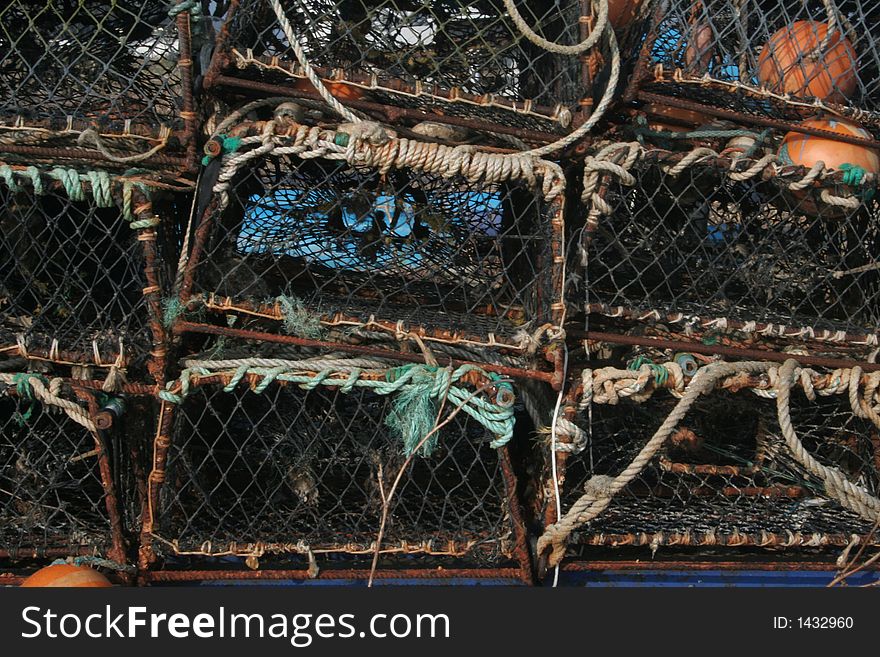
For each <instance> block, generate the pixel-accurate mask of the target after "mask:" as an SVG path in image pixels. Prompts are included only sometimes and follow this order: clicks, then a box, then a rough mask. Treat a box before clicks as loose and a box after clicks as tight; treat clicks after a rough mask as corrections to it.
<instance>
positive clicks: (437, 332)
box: [171, 195, 566, 388]
mask: <svg viewBox="0 0 880 657" xmlns="http://www.w3.org/2000/svg"><path fill="white" fill-rule="evenodd" d="M218 203H219V199H218V197H216V196H215V197H214V198H212V200H211V202H210V203H208V204H207V206H206V207H205V210H204V212H203V214H202V216H201V217H199V218H198V222H197V225H196V227H195V230H194V232H193V244H192V248H191V251H190V253H189V257H188V259H187V262H186V265H185V267H184V270H183V272H182V273H181V274H182V275H181V285H180V288H179V292H178V300H179V302H180V306H181V308H194V307H204V308H206V309H208V310H210V311H214V312H217V313H220V314H221V316H222V315H226V314H228V313H232V314H243V315H247V316H251V317H259V318H261V319H266V320H269V321H274V322H276V323H277V326H279V328H280V325H281V320H282V318H283V315H282V313H281V310H280V308H279V307H278V306H277V304H276V305H270V304H265V305H256V304H253V303H250V302H247V301H242V300H234V299H230V298H227V297H219V296H216V295H214V294H211V293H208V294H207V295H205V294H198V293H195V294H194V293H193V286H194V284H195V274H196V269H197V268H198V267H199V265H200V264H201V262H202V258H203V257H204V251H205V248H206V245H207V243H208V240H209V239H210V235H211V232H212V230H214V228H215V223H216V221H217V216H215V215H216V209H217V207H218ZM540 207H541V214H542V217H544V218H545V219H546V218H547V217H549V221H547V222H546V224H547V227H548V228H549V235H548V237H549V239H548V242H549V244H548V251H549V252H550V254H551V255H550V257H549V258H545V257H544V256H543V255H541V257H540V259H539V261H538V263H537V264H538V269H539V270H540V271H544V272H547V278H546V282H547V283H548V288H549V289H552V290H553V295H554V296H555V300H553V299H546V300H545V299H542V298H541V294H542V286H541V285H540V283H538V284H537V285H536V286H535V292H534V294H535V300H536V303H537V304H538V305H539V306H542V305H543V306H545V307H547V308H548V309H549V310H548V314H547V315H546V316H545V317H542V318H538V320H539V321H538V323H539V324H540V323H541V322H542V321H544V322H549V323H550V324H551V325H553V326H560V325H561V323H562V321H563V318H564V317H565V312H566V305H565V304H564V303H563V302H562V290H563V283H564V280H563V279H564V271H565V255H564V253H563V250H564V248H563V246H564V243H565V242H564V240H565V215H564V207H565V200H564V198H563V196H562V195H559V196H557V197H556V198H555V199H553V200H552V201H549V202H548V201H546V200H542V202H541V206H540ZM486 314H487V316H491V315H493V314H497V311H496V310H495V309H492V308H489V309H487V313H486ZM321 320H322V324H324V325H326V326H328V327H331V328H332V327H334V326H352V325H358V326H365V325H368V326H369V328H370V329H371V330H376V331H380V332H384V333H387V334H388V336H389V337H390V338H394V337H396V336H398V335H399V334H400V333H401V331H405V332H406V333H407V334H414V335H418V336H419V338H420V339H424V341H425V342H428V343H430V342H431V341H438V342H446V343H449V344H456V343H467V344H468V345H470V346H478V347H481V348H489V349H495V350H500V351H503V352H509V353H512V354H514V355H522V356H524V366H523V367H507V366H500V365H484V367H485V368H486V369H490V370H493V371H497V372H499V373H503V374H508V375H510V376H514V377H516V378H534V379H538V380H544V381H547V382H549V383H551V384H552V385H554V386H555V387H557V388H558V386H560V385H561V384H562V381H561V378H562V362H561V356H560V353H559V352H560V350H559V349H558V344H556V343H555V342H551V344H550V345H548V346H545V347H544V348H543V349H541V350H539V351H541V356H543V358H535V357H534V355H531V354H527V353H525V352H526V349H525V348H524V347H523V346H522V345H520V344H516V343H513V342H511V341H508V342H505V341H504V340H503V339H499V338H497V337H496V336H495V335H494V333H489V334H485V335H479V334H474V333H465V332H462V331H460V330H459V329H456V328H455V327H453V326H450V327H449V328H448V329H427V328H424V327H420V326H416V325H411V326H407V327H404V326H403V325H402V323H401V322H400V321H399V320H396V319H393V318H383V317H380V318H376V317H375V316H373V315H371V316H370V318H369V322H367V320H366V319H364V318H357V317H353V316H349V315H346V314H345V313H337V314H335V315H333V316H325V317H322V318H321ZM224 324H225V323H224ZM171 332H172V333H173V334H174V335H176V336H179V335H182V334H186V333H205V334H214V335H225V336H229V337H238V338H243V339H250V340H260V341H264V342H276V343H286V344H299V345H307V346H326V347H332V348H337V349H340V350H343V351H349V352H351V353H371V354H372V355H379V356H388V354H389V352H390V353H392V354H393V357H394V358H398V357H400V358H402V359H404V360H406V359H408V357H407V354H404V353H400V352H398V351H394V350H391V349H377V348H375V347H365V346H363V345H360V344H350V343H348V342H346V341H345V340H342V339H340V340H339V341H338V342H329V341H326V342H325V341H319V340H310V339H304V338H297V337H295V336H290V335H284V334H280V333H270V332H267V331H255V330H247V329H233V328H231V327H229V326H226V325H223V326H215V325H211V324H207V323H197V322H191V321H186V320H185V319H177V320H176V321H175V322H174V324H173V325H172V327H171ZM525 356H528V361H529V362H528V364H525V361H526V358H525ZM410 357H411V356H410ZM421 360H423V359H421ZM541 360H543V361H545V362H547V363H548V364H549V367H543V366H541V364H540V361H541ZM547 369H550V370H551V371H546V370H547Z"/></svg>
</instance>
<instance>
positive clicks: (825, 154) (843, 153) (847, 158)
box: [779, 118, 880, 174]
mask: <svg viewBox="0 0 880 657" xmlns="http://www.w3.org/2000/svg"><path fill="white" fill-rule="evenodd" d="M801 125H802V126H803V127H805V128H813V129H815V130H825V131H827V132H834V133H837V134H839V135H846V136H848V137H860V138H863V139H872V136H871V133H869V132H868V131H867V130H865V129H864V128H861V127H860V126H858V125H856V124H855V123H852V122H850V121H844V120H842V119H838V118H833V119H819V118H815V119H808V120H806V121H804V122H803V123H801ZM779 159H780V160H782V162H783V163H785V164H798V165H801V166H805V167H807V168H810V167H812V166H813V165H814V164H816V162H819V161H820V160H821V161H822V162H824V163H825V166H826V167H827V168H829V169H839V168H840V167H841V165H843V164H849V165H852V166H855V167H861V168H862V169H864V170H865V171H867V172H869V173H874V174H877V173H880V154H878V153H877V151H875V150H873V149H871V148H868V147H867V146H857V145H855V144H848V143H846V142H842V141H837V140H836V139H833V138H831V137H828V138H825V137H816V136H814V135H807V134H804V133H802V132H789V133H788V134H787V135H785V138H784V139H783V140H782V145H781V146H780V147H779Z"/></svg>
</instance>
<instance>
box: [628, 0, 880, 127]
mask: <svg viewBox="0 0 880 657" xmlns="http://www.w3.org/2000/svg"><path fill="white" fill-rule="evenodd" d="M830 16H833V22H834V25H833V26H832V27H831V29H829V21H830V20H832V18H830ZM878 25H880V8H878V6H877V4H876V3H874V2H870V1H866V0H808V1H806V2H805V1H803V0H791V1H788V2H785V1H779V0H773V1H769V2H768V1H764V0H708V1H705V2H696V3H694V2H690V1H686V2H671V3H670V5H669V9H668V11H667V12H665V13H664V14H663V16H662V18H661V20H660V22H659V23H658V24H657V25H655V26H653V28H652V30H653V34H654V36H656V40H655V41H653V43H652V44H650V45H651V48H650V61H648V62H643V64H644V65H647V66H649V67H655V66H656V65H658V64H662V66H663V68H664V70H665V73H664V80H665V81H664V82H663V83H661V84H658V85H654V86H653V87H652V88H651V90H652V91H656V92H658V93H669V94H672V95H678V96H682V97H685V98H689V99H692V100H699V101H700V102H703V103H705V104H707V105H714V106H716V107H719V108H722V109H735V110H738V111H741V112H745V113H748V114H755V115H761V116H765V117H766V116H769V117H776V118H790V119H797V118H798V117H803V116H808V115H809V114H810V113H811V112H815V111H816V110H815V108H813V109H812V110H811V109H810V107H809V106H810V105H811V104H812V103H813V102H814V100H815V99H818V100H820V101H822V102H823V103H825V104H833V105H839V106H844V107H847V108H850V109H853V110H856V111H857V113H859V114H862V113H863V112H868V113H873V116H868V115H864V114H863V118H865V119H868V122H869V123H871V124H873V126H874V128H875V129H876V128H877V127H878V115H877V111H878V110H880V82H878V80H880V74H878V72H880V47H878V36H880V32H878V30H880V28H878ZM676 69H678V70H679V72H680V73H681V78H683V79H678V80H674V79H673V78H674V77H675V76H673V75H672V73H673V71H674V70H676ZM685 80H692V81H694V80H703V84H693V83H688V82H686V81H685ZM736 84H740V85H745V86H747V87H749V88H750V89H751V90H752V92H751V93H750V92H747V91H745V90H744V89H743V88H742V87H737V86H736ZM760 89H765V90H767V91H769V92H770V93H771V94H773V95H774V96H775V98H774V97H771V96H769V95H767V94H761V93H754V92H755V91H757V90H760ZM783 95H788V96H789V97H790V100H791V101H793V102H794V103H799V104H792V103H788V104H786V103H784V102H779V99H778V97H780V96H783Z"/></svg>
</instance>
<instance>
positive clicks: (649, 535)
mask: <svg viewBox="0 0 880 657" xmlns="http://www.w3.org/2000/svg"><path fill="white" fill-rule="evenodd" d="M568 333H569V335H570V336H572V337H579V338H585V339H589V340H592V341H596V342H609V343H612V344H624V345H632V344H637V345H642V344H646V343H647V344H654V343H660V342H662V343H664V344H665V345H666V348H671V349H673V350H682V351H686V350H687V349H688V348H690V350H691V351H694V348H693V345H692V344H691V343H687V342H685V343H676V342H673V341H668V340H665V341H664V340H652V339H651V338H642V337H639V336H630V335H620V336H616V335H613V334H599V333H596V332H583V331H581V332H577V331H576V330H569V331H568ZM698 344H699V343H698ZM702 346H704V345H702ZM713 349H717V347H708V346H706V347H705V353H712V351H711V350H713ZM731 351H739V350H731ZM716 353H717V352H716ZM767 353H768V352H763V351H761V352H757V354H760V355H754V356H752V357H753V358H757V359H762V358H763V359H764V360H778V361H780V362H781V361H783V360H785V358H782V357H783V356H784V357H786V358H791V357H792V355H791V354H778V356H780V357H779V358H767V357H766V354H767ZM771 353H772V352H771ZM797 358H798V359H799V360H801V361H804V363H805V364H810V365H816V366H821V367H826V368H829V369H835V368H840V367H844V368H847V367H853V366H855V365H858V366H860V367H862V368H863V369H864V370H865V372H866V374H864V375H863V379H864V378H865V377H867V376H868V375H867V372H872V371H880V364H874V363H865V362H861V361H845V360H838V359H828V358H818V357H816V358H810V357H807V356H800V355H798V356H797ZM807 361H810V362H807ZM570 372H571V375H570V377H569V385H568V388H567V392H566V394H565V397H564V401H563V405H562V407H561V409H560V413H561V415H562V416H563V417H565V418H566V419H567V420H569V421H571V422H574V421H575V419H576V418H577V415H578V413H577V410H576V409H577V405H578V402H579V400H580V399H581V398H582V396H583V385H582V383H581V379H580V371H579V370H578V369H577V367H576V366H575V367H573V368H572V369H571V370H570ZM761 383H762V382H761V381H760V380H759V377H756V376H746V377H742V380H741V381H737V382H736V385H734V386H731V387H730V388H729V390H730V391H731V392H738V391H740V390H742V389H744V388H748V387H753V386H754V387H766V382H763V384H764V385H763V386H762V385H758V384H761ZM669 385H671V383H670V384H669ZM660 387H664V386H660ZM623 403H635V402H627V401H624V402H623ZM557 442H558V443H559V444H560V445H562V446H561V447H560V448H558V449H557V451H556V472H557V478H556V485H558V486H559V490H560V492H562V491H565V490H566V487H565V480H566V469H567V463H568V460H569V459H570V458H571V457H572V453H571V452H570V451H569V450H568V449H567V448H566V445H567V444H568V443H570V442H571V437H570V436H568V435H567V434H564V433H563V434H560V435H559V436H558V437H557ZM871 442H872V444H873V447H874V463H875V467H878V468H880V442H878V440H875V439H872V440H871ZM549 449H550V448H549V445H548V447H547V451H548V452H549ZM655 459H656V463H657V466H658V467H659V468H661V469H662V470H665V471H667V472H670V473H674V474H685V475H695V474H696V475H701V476H707V477H714V476H722V477H723V476H729V475H732V476H738V475H739V476H748V474H749V470H750V468H748V467H744V466H736V465H711V464H691V463H677V462H672V461H670V460H669V459H665V458H664V457H662V456H658V457H655ZM754 461H755V463H756V464H757V463H760V461H761V457H760V455H759V456H758V457H756V458H755V460H754ZM878 472H880V469H878ZM545 482H546V483H545V484H544V486H543V487H542V488H543V489H544V490H545V491H546V490H550V487H552V486H553V484H554V482H553V479H552V474H551V473H550V472H549V471H547V472H546V474H545ZM629 490H631V491H632V492H633V493H635V494H636V495H637V496H643V497H644V496H656V497H669V496H670V494H671V492H670V491H669V490H667V489H663V488H662V487H654V488H650V487H646V486H641V487H640V486H634V485H633V484H631V485H630V488H629ZM692 494H694V495H695V496H701V495H710V496H711V495H716V494H720V495H722V496H726V497H738V496H750V497H762V498H771V499H772V498H781V499H791V500H797V499H801V498H804V497H807V496H809V494H810V493H809V491H807V490H806V489H805V488H803V487H802V486H798V485H768V486H750V487H737V486H727V487H717V488H716V487H712V486H705V485H704V486H702V487H699V488H697V489H695V490H694V491H692ZM564 512H565V509H564V508H563V513H564ZM557 520H558V517H557V514H556V508H555V505H554V503H553V499H552V497H545V499H544V500H543V523H544V526H545V527H546V526H549V525H551V524H553V523H555V522H556V521H557ZM859 538H860V540H861V542H862V543H863V544H866V545H869V546H873V547H880V534H877V533H876V531H871V532H868V533H867V534H861V535H860V536H859ZM853 539H854V535H853V534H815V533H800V532H790V531H786V532H768V531H761V532H740V531H737V530H734V531H733V532H732V533H730V534H713V533H710V532H696V531H694V532H691V531H687V530H685V531H682V532H663V531H659V532H630V533H612V532H602V531H595V532H590V531H583V530H576V531H575V532H573V533H572V535H571V538H570V540H569V545H570V546H572V547H573V548H579V549H580V551H579V552H578V553H577V554H576V555H575V556H570V557H566V558H565V559H564V560H563V562H562V564H560V568H561V570H563V571H565V570H569V571H572V572H578V571H584V570H614V569H617V568H628V569H643V570H644V569H645V568H646V566H645V562H644V561H643V560H636V561H629V560H628V557H626V556H625V554H627V553H623V554H622V555H621V557H620V561H617V560H615V559H614V557H613V556H611V557H609V554H610V553H609V552H608V550H609V549H610V550H616V549H619V548H633V547H650V548H651V549H652V550H653V549H656V548H657V547H673V548H685V549H687V548H720V549H722V550H724V552H723V556H720V555H719V556H718V559H719V561H718V562H715V561H712V560H711V558H707V557H706V556H705V555H703V556H701V557H700V558H702V559H706V561H705V562H704V563H693V562H691V561H687V562H672V563H670V564H669V565H667V566H662V565H660V566H658V568H660V569H679V568H680V569H681V570H700V569H702V570H708V569H713V570H714V569H725V568H727V567H728V566H729V568H730V569H731V570H737V569H748V568H750V567H751V566H753V565H755V563H754V562H743V565H741V566H737V565H736V562H731V561H729V559H731V558H736V557H735V551H733V550H731V548H757V549H766V550H771V551H772V550H776V551H779V550H793V551H794V552H787V551H786V552H782V554H784V555H785V556H784V557H782V559H781V560H780V561H774V562H772V563H773V566H770V569H772V568H774V567H778V568H780V569H783V570H798V569H811V568H815V569H826V566H825V565H823V563H824V562H821V561H809V555H810V554H811V553H803V552H797V551H798V550H804V549H816V550H826V551H827V550H834V549H837V550H839V549H840V548H844V547H846V546H847V545H849V544H850V543H851V542H852V541H853ZM602 548H604V549H605V551H604V552H599V551H598V550H600V549H602ZM589 550H597V552H596V554H597V555H602V556H601V557H600V558H602V559H605V560H604V561H593V560H592V559H589V555H588V553H587V551H589ZM768 554H772V552H768ZM804 557H806V558H807V560H806V561H804V560H803V559H804ZM537 558H538V563H537V565H536V570H537V579H538V580H539V581H540V580H543V579H544V578H545V577H546V575H547V564H546V559H545V557H544V556H543V555H538V557H537ZM835 558H836V553H835ZM722 559H723V560H725V561H721V560H722ZM692 564H693V565H692ZM805 564H806V565H805ZM654 567H655V562H654V561H651V563H650V568H648V569H650V570H653V569H654ZM756 567H758V568H759V566H756ZM875 568H877V569H880V565H877V566H875ZM827 569H830V570H837V567H836V565H835V564H834V562H833V560H830V561H829V562H828V565H827Z"/></svg>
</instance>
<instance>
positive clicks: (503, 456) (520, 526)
mask: <svg viewBox="0 0 880 657" xmlns="http://www.w3.org/2000/svg"><path fill="white" fill-rule="evenodd" d="M498 462H499V464H500V465H501V474H502V475H503V477H504V489H505V493H506V497H507V510H508V512H509V513H510V524H511V529H512V530H513V535H514V537H515V542H514V548H513V557H514V558H515V559H516V560H517V561H518V562H519V566H520V574H519V577H520V579H522V580H523V581H524V582H527V583H529V584H532V583H534V571H533V569H532V558H531V555H530V554H529V540H528V534H527V531H526V524H525V519H524V518H523V513H522V506H521V505H520V500H519V492H518V490H517V477H516V474H515V473H514V471H513V463H512V462H511V460H510V449H509V447H508V446H507V445H504V446H503V447H501V448H499V449H498Z"/></svg>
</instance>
